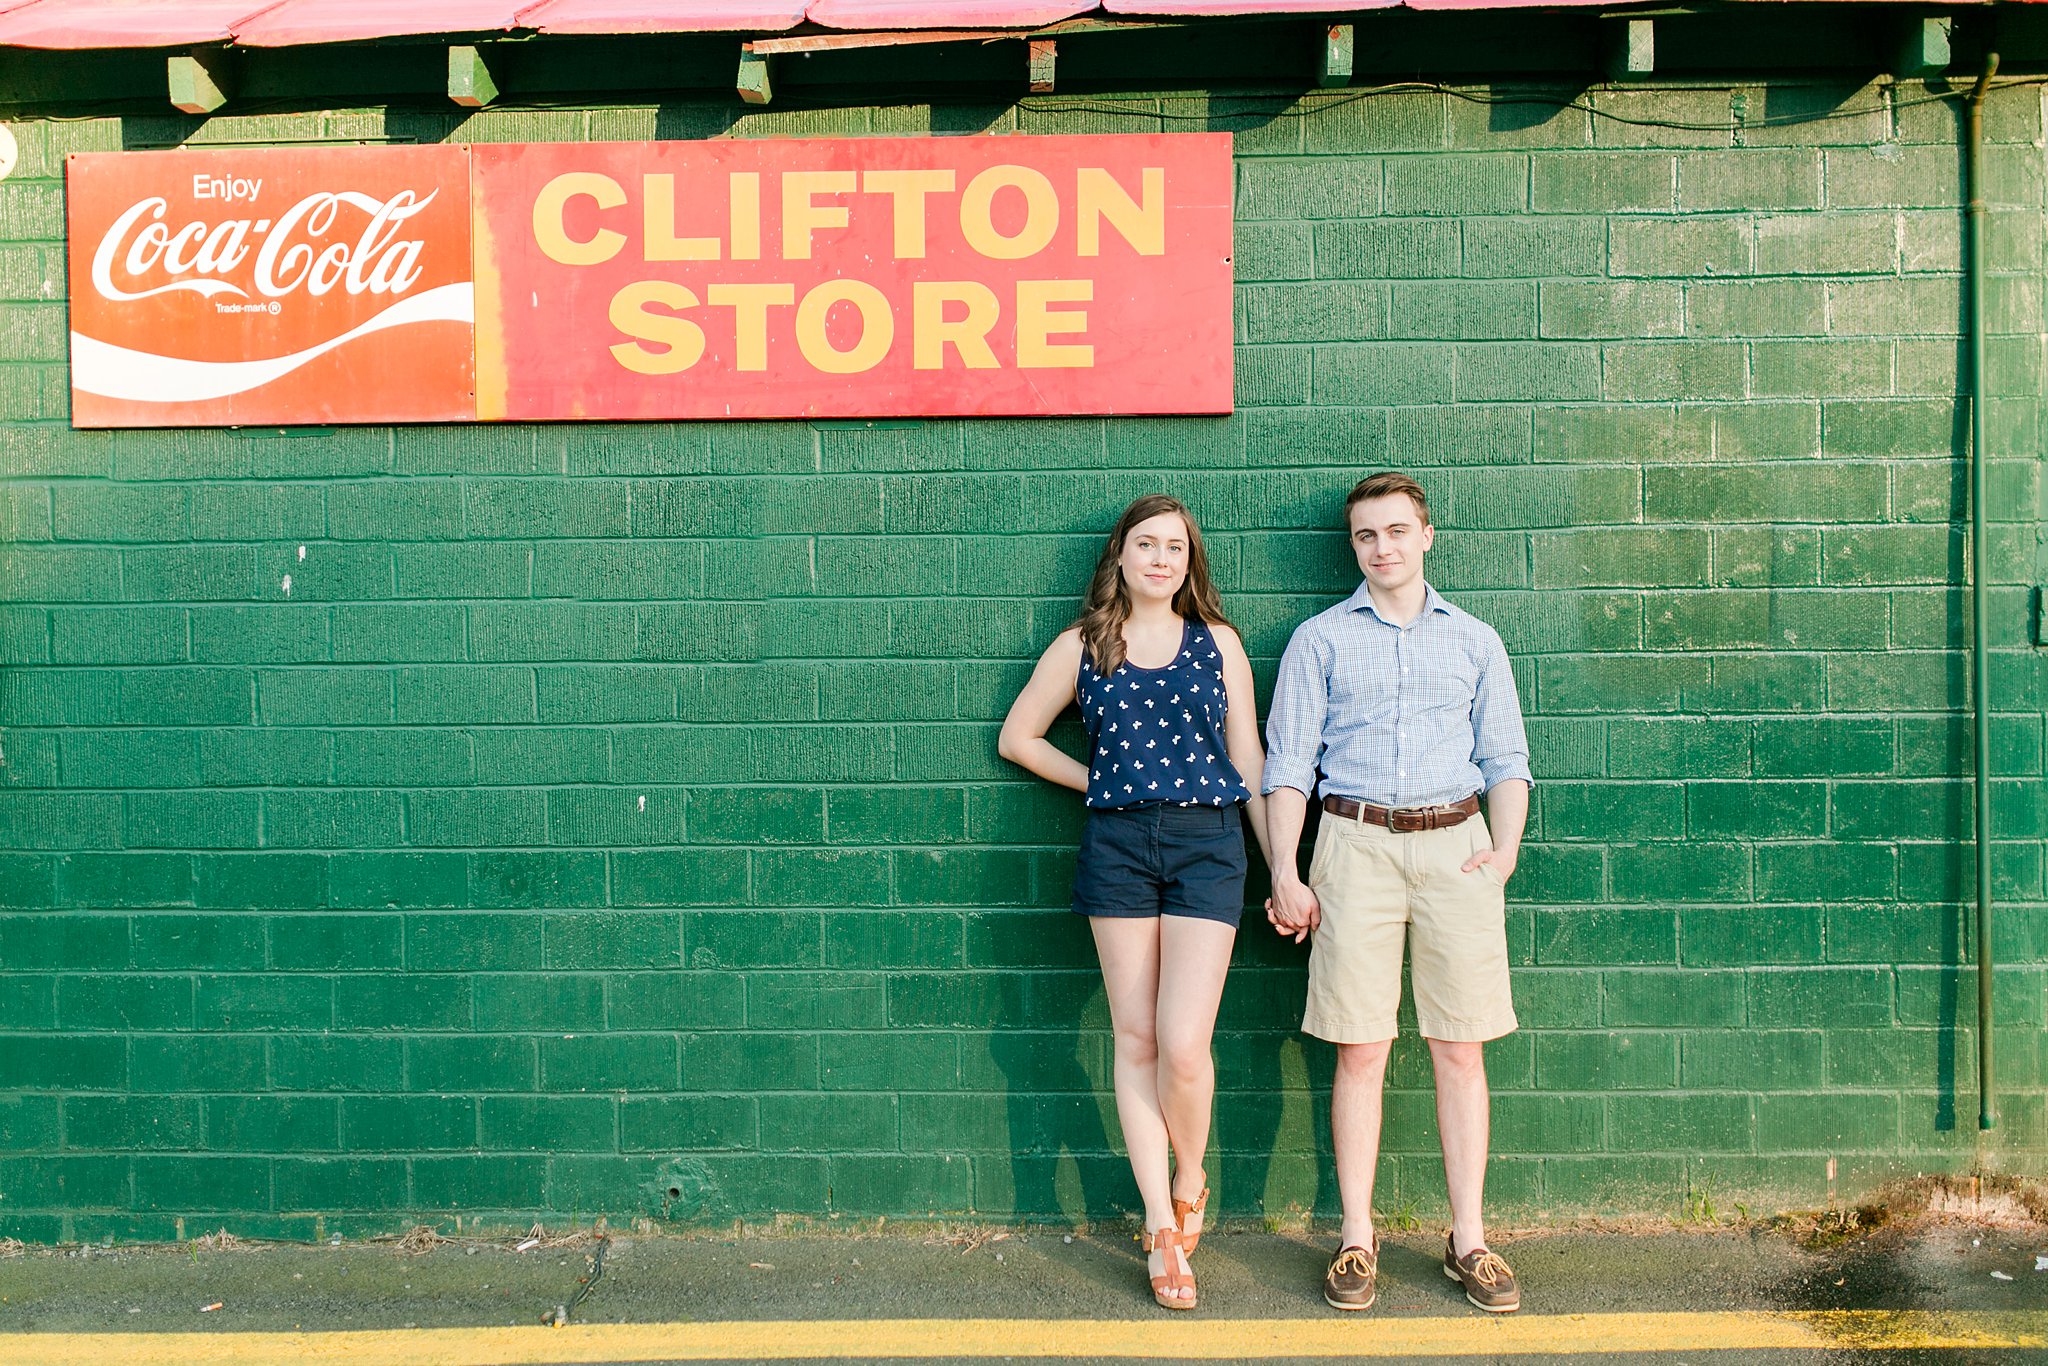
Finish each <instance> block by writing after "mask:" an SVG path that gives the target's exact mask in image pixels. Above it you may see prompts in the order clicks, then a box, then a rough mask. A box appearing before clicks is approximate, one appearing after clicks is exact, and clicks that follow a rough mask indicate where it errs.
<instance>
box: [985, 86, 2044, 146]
mask: <svg viewBox="0 0 2048 1366" xmlns="http://www.w3.org/2000/svg"><path fill="white" fill-rule="evenodd" d="M2043 84H2048V76H2028V77H2023V78H2021V79H2019V80H2011V81H2000V82H1998V83H1997V84H1995V85H1993V86H1992V87H1991V88H1992V89H1993V90H2006V89H2011V88H2014V87H2017V86H2037V85H2043ZM1713 88H1714V89H1723V88H1726V87H1721V86H1716V87H1713ZM1642 93H1655V88H1654V87H1648V88H1645V90H1644V91H1643V92H1642ZM1424 94H1438V95H1448V96H1450V97H1451V98H1452V99H1456V100H1464V101H1465V102H1466V103H1468V104H1479V105H1489V106H1491V105H1541V106H1544V107H1546V108H1551V109H1560V110H1562V109H1578V110H1583V111H1584V112H1586V113H1588V114H1591V115H1592V116H1593V117H1594V118H1598V119H1606V120H1607V121H1609V122H1610V123H1620V124H1627V125H1628V126H1630V127H1633V128H1669V129H1673V130H1675V131H1679V132H1689V133H1723V132H1728V131H1730V130H1732V129H1735V128H1738V127H1740V128H1786V127H1792V126H1794V125H1797V124H1803V123H1825V122H1827V121H1829V120H1832V119H1857V118H1864V117H1867V116H1869V115H1871V114H1884V113H1887V112H1891V111H1895V110H1899V109H1914V108H1918V107H1919V106H1921V105H1926V104H1943V103H1947V102H1949V101H1951V100H1962V99H1966V98H1967V97H1968V95H1969V92H1968V91H1967V90H1952V91H1944V92H1939V93H1930V94H1926V95H1922V96H1918V97H1916V98H1913V99H1903V100H1891V101H1888V102H1886V103H1881V104H1872V105H1865V106H1862V107H1860V108H1856V109H1831V110H1825V111H1823V112H1821V113H1817V114H1807V113H1800V114H1780V115H1777V116H1775V117H1764V118H1758V119H1739V120H1738V119H1735V118H1732V117H1731V118H1730V119H1729V120H1728V121H1727V122H1725V123H1692V122H1687V121H1685V120H1682V119H1655V118H1642V117H1636V116H1631V115H1628V114H1618V113H1615V112H1614V111H1613V110H1610V109H1602V108H1601V107H1600V106H1598V105H1597V104H1593V103H1590V102H1588V101H1586V100H1585V99H1582V98H1581V99H1549V98H1545V97H1544V96H1541V95H1483V94H1479V93H1477V92H1474V91H1470V90H1460V89H1458V88H1457V87H1455V86H1449V85H1444V84H1442V83H1440V82H1437V81H1404V82H1400V83H1397V84H1394V85H1378V86H1372V87H1369V88H1367V89H1363V90H1351V91H1345V92H1342V93H1336V92H1332V93H1330V94H1328V95H1323V94H1321V93H1320V92H1317V91H1308V92H1305V93H1304V94H1303V95H1300V96H1294V95H1285V94H1274V95H1247V96H1243V97H1241V98H1244V99H1248V100H1286V101H1288V102H1289V105H1290V107H1286V108H1273V109H1263V108H1244V109H1234V110H1218V109H1215V108H1213V107H1212V108H1210V109H1208V110H1206V111H1204V112H1201V113H1187V114H1180V113H1173V112H1170V111H1168V110H1165V109H1132V108H1129V107H1128V106H1118V105H1108V104H1089V103H1087V102H1086V99H1087V97H1080V98H1076V99H1073V100H1059V99H1053V100H1028V99H1025V100H1018V101H1017V107H1018V108H1020V109H1025V110H1029V111H1030V112H1032V113H1034V114H1050V113H1083V114H1111V115H1122V116H1125V117H1130V118H1147V119H1165V120H1169V121H1172V122H1181V123H1212V122H1215V121H1217V120H1221V119H1233V118H1276V119H1281V118H1288V119H1303V118H1309V117H1311V116H1313V115H1316V114H1320V113H1323V112H1325V111H1326V110H1330V109H1341V108H1343V107H1344V106H1346V105H1350V104H1356V103H1358V102H1359V101H1361V100H1369V99H1373V98H1375V97H1377V96H1381V95H1424ZM1154 98H1161V97H1154ZM1163 98H1172V97H1171V96H1165V97H1163Z"/></svg>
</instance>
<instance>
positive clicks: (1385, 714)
mask: <svg viewBox="0 0 2048 1366" xmlns="http://www.w3.org/2000/svg"><path fill="white" fill-rule="evenodd" d="M1423 591H1424V598H1423V605H1422V614H1421V615H1420V616H1418V617H1416V618H1415V620H1414V621H1413V622H1411V623H1409V624H1408V625H1406V626H1396V625H1395V624H1393V623H1392V622H1390V621H1387V620H1386V619H1385V618H1383V617H1382V616H1380V614H1379V612H1378V610H1377V609H1376V608H1374V606H1373V603H1372V594H1371V593H1370V592H1369V591H1368V589H1367V586H1366V585H1365V584H1363V583H1361V584H1359V585H1358V591H1357V592H1355V593H1353V594H1352V595H1351V596H1350V597H1348V598H1346V599H1345V600H1344V601H1343V602H1340V603H1338V604H1337V605H1336V606H1335V607H1332V608H1330V609H1328V610H1327V611H1323V612H1318V613H1316V615H1314V616H1312V617H1310V618H1309V619H1308V620H1307V621H1304V622H1303V623H1302V624H1301V625H1300V626H1297V627H1296V628H1295V630H1294V637H1293V639H1291V640H1289V641H1288V642H1287V653H1286V654H1284V655H1282V656H1281V657H1280V677H1279V680H1278V681H1277V682H1276V683H1275V684H1274V686H1273V709H1272V712H1271V713H1270V714H1269V715H1268V716H1267V718H1266V777H1265V783H1264V790H1265V791H1267V792H1271V791H1272V790H1273V789H1274V788H1277V787H1292V788H1296V789H1299V790H1300V791H1301V792H1303V793H1306V794H1307V795H1308V796H1310V797H1313V796H1315V795H1317V787H1316V775H1317V772H1318V770H1320V772H1321V774H1322V789H1321V790H1322V794H1323V795H1325V796H1338V797H1351V798H1355V799H1358V800H1362V801H1368V802H1373V803H1376V804H1378V805H1380V806H1438V805H1441V804H1443V803H1445V802H1455V801H1460V800H1462V799H1464V798H1466V797H1469V796H1471V795H1472V794H1473V793H1475V792H1481V791H1487V790H1490V789H1491V788H1492V787H1493V785H1494V784H1495V783H1497V782H1500V781H1501V780H1502V779H1504V778H1520V779H1521V780H1522V781H1523V782H1532V781H1533V780H1532V779H1531V777H1530V774H1529V739H1528V736H1527V735H1526V734H1525V733H1524V732H1523V730H1522V705H1521V702H1520V700H1519V699H1517V697H1516V696H1515V676H1514V672H1513V670H1512V669H1511V668H1510V667H1509V665H1508V652H1507V649H1506V647H1505V646H1503V645H1502V644H1501V643H1500V636H1499V634H1498V633H1497V632H1495V630H1494V629H1493V628H1492V627H1491V626H1488V625H1487V624H1486V623H1485V622H1483V621H1481V620H1479V618H1477V617H1475V616H1473V615H1472V614H1471V613H1470V612H1465V611H1461V610H1460V609H1458V608H1456V607H1453V606H1451V605H1450V604H1449V603H1447V602H1445V601H1444V600H1443V599H1442V598H1441V597H1439V596H1438V595H1437V591H1436V589H1434V588H1431V587H1429V586H1428V585H1427V584H1424V585H1423Z"/></svg>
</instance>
